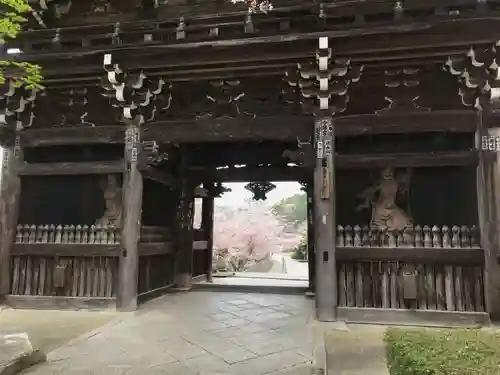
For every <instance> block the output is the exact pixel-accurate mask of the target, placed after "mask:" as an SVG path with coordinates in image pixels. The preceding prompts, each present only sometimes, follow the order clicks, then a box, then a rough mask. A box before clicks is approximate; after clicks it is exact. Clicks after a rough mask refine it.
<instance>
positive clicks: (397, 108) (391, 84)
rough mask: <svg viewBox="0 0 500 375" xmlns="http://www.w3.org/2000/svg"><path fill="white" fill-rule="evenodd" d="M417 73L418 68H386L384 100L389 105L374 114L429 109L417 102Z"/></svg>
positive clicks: (425, 110)
mask: <svg viewBox="0 0 500 375" xmlns="http://www.w3.org/2000/svg"><path fill="white" fill-rule="evenodd" d="M418 73H419V69H418V68H412V69H394V70H386V71H385V72H384V74H385V87H386V92H387V94H386V96H385V100H387V101H388V102H389V106H388V107H386V108H384V109H381V110H379V111H377V112H376V114H377V115H379V114H386V113H407V112H418V111H423V112H427V111H429V110H430V109H429V108H423V107H420V106H419V105H418V104H417V101H418V99H419V96H418V93H417V90H418V86H419V85H420V79H419V77H418Z"/></svg>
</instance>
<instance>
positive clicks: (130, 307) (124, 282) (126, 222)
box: [117, 126, 143, 311]
mask: <svg viewBox="0 0 500 375" xmlns="http://www.w3.org/2000/svg"><path fill="white" fill-rule="evenodd" d="M140 149H141V147H140V131H139V128H138V127H137V126H128V127H127V129H126V132H125V159H126V162H127V168H126V172H125V173H124V175H123V192H122V194H123V207H122V221H121V246H122V251H121V255H120V271H119V281H118V293H117V307H118V308H119V309H120V310H122V311H134V310H136V309H137V284H138V276H139V240H140V235H141V216H142V189H143V181H142V175H141V172H140V171H139V168H138V161H139V153H140Z"/></svg>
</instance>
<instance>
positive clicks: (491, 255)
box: [476, 111, 500, 321]
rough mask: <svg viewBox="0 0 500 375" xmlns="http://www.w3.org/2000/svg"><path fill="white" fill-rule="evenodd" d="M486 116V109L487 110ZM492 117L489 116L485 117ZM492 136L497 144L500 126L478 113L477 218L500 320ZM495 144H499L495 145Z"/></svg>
mask: <svg viewBox="0 0 500 375" xmlns="http://www.w3.org/2000/svg"><path fill="white" fill-rule="evenodd" d="M484 115H487V112H486V113H484ZM485 117H486V118H489V116H485ZM488 136H493V138H489V139H490V140H493V142H494V143H496V142H495V141H496V137H498V136H500V128H493V129H490V130H489V131H488V128H487V126H486V124H483V113H482V112H481V111H480V112H478V126H477V133H476V144H477V146H478V147H477V148H478V152H479V165H478V168H477V199H478V217H479V227H480V230H481V233H480V237H481V246H482V247H483V249H484V257H485V270H484V287H485V297H486V298H485V299H486V309H487V312H488V313H489V314H490V318H491V319H492V320H495V321H498V320H500V266H499V255H500V242H499V234H498V228H499V225H500V220H499V217H498V212H499V209H500V207H499V206H500V153H498V152H496V150H495V148H496V147H493V150H492V151H488V150H487V148H488V147H484V146H485V144H484V142H483V141H485V140H487V138H484V137H488ZM495 146H496V145H495Z"/></svg>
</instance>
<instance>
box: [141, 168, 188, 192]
mask: <svg viewBox="0 0 500 375" xmlns="http://www.w3.org/2000/svg"><path fill="white" fill-rule="evenodd" d="M141 173H142V175H143V177H144V178H147V179H149V180H152V181H156V182H159V183H160V184H163V185H167V186H171V187H175V186H177V185H178V184H179V180H178V179H177V178H175V177H174V176H173V175H171V174H170V173H168V172H165V171H163V170H161V169H159V168H156V167H153V166H151V165H148V166H146V167H145V168H143V169H141Z"/></svg>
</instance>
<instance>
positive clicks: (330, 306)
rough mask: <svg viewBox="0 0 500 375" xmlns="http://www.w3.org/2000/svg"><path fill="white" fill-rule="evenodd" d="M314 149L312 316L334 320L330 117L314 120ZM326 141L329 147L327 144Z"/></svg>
mask: <svg viewBox="0 0 500 375" xmlns="http://www.w3.org/2000/svg"><path fill="white" fill-rule="evenodd" d="M314 134H315V138H314V144H315V148H316V150H317V157H316V166H315V168H314V175H313V205H314V206H313V214H314V251H315V252H316V259H315V261H316V285H315V287H316V293H315V295H316V315H317V318H318V320H319V321H322V322H325V321H335V320H337V304H338V301H337V263H336V260H335V259H336V249H335V244H336V242H337V241H336V230H335V228H336V227H337V225H336V223H335V222H336V217H335V216H336V215H335V192H336V189H335V167H336V155H335V126H334V125H333V123H332V118H331V117H323V118H319V119H316V121H315V131H314ZM328 144H329V146H328ZM320 145H321V148H320V147H319V146H320Z"/></svg>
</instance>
